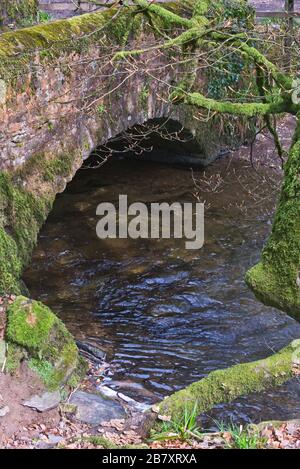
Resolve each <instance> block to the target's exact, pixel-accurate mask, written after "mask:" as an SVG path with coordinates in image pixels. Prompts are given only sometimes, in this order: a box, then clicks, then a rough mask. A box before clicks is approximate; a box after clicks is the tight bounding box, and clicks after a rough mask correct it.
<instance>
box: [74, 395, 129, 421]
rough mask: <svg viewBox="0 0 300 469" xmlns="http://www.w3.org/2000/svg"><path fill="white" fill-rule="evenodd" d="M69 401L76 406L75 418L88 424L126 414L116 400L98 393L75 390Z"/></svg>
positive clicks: (120, 417)
mask: <svg viewBox="0 0 300 469" xmlns="http://www.w3.org/2000/svg"><path fill="white" fill-rule="evenodd" d="M70 403H71V404H74V405H76V407H77V410H76V414H75V418H76V419H77V420H80V421H81V422H83V423H87V424H89V425H101V423H103V422H108V421H110V420H112V419H122V418H124V417H125V415H126V413H125V410H124V408H123V407H122V406H121V405H120V404H119V403H118V402H115V401H112V400H111V399H108V398H105V397H103V396H101V395H98V394H90V393H87V392H84V391H76V392H75V393H74V394H73V395H72V397H71V399H70Z"/></svg>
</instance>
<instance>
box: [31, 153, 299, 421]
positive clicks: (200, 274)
mask: <svg viewBox="0 0 300 469" xmlns="http://www.w3.org/2000/svg"><path fill="white" fill-rule="evenodd" d="M265 177H266V179H265ZM272 179H276V177H274V178H273V176H272V177H271V176H270V175H268V176H266V175H265V174H264V173H263V172H261V173H257V172H256V171H254V170H253V168H252V167H251V166H250V165H249V164H248V163H247V162H245V161H243V160H241V159H236V158H233V159H230V158H223V159H222V160H218V161H217V162H215V163H214V164H213V165H212V166H211V167H210V168H209V169H208V170H206V171H205V172H203V171H194V173H193V174H192V173H191V170H189V169H185V168H176V167H170V166H165V165H162V164H154V163H151V162H146V161H143V160H142V159H140V160H139V161H130V160H126V159H122V158H114V159H111V160H110V161H109V162H108V163H107V164H105V165H104V166H102V167H101V168H98V169H83V170H81V171H79V172H78V173H77V175H76V177H75V178H74V180H73V181H72V182H71V183H70V184H69V185H68V187H67V189H66V191H65V192H64V193H63V194H61V195H59V196H58V197H57V200H56V202H55V205H54V208H53V211H52V213H51V214H50V216H49V218H48V220H47V223H46V225H45V226H44V228H43V229H42V231H41V234H40V237H39V242H38V246H37V248H36V250H35V252H34V255H33V258H32V263H31V265H30V267H29V268H28V269H27V271H26V272H25V274H24V280H25V282H26V284H27V286H28V288H29V290H30V292H31V295H32V296H33V297H34V298H38V299H40V300H42V301H44V302H45V303H46V304H48V305H49V306H50V307H52V308H53V310H54V311H56V312H57V314H58V315H59V316H60V317H61V319H62V320H63V321H64V322H65V323H66V324H67V326H68V327H69V329H70V330H71V332H72V333H73V334H74V335H75V336H76V338H77V339H79V340H81V341H86V340H88V341H89V342H90V343H93V344H95V345H97V347H99V348H100V349H102V350H105V351H106V352H107V355H108V359H109V361H110V362H111V364H112V373H111V376H109V377H107V378H106V381H107V384H108V385H109V386H111V387H113V388H116V389H119V390H121V391H122V392H124V393H125V394H128V395H130V396H132V397H134V398H135V399H137V400H140V401H143V402H155V401H157V400H159V399H161V398H162V397H163V396H165V395H168V394H170V393H172V392H174V391H175V390H178V389H180V388H182V387H184V386H186V385H188V384H189V383H192V382H193V381H196V380H199V379H200V378H202V377H203V376H205V375H207V373H209V372H210V371H211V370H215V369H219V368H225V367H228V366H230V365H233V364H236V363H241V362H247V361H251V360H256V359H260V358H264V357H266V356H268V355H270V354H271V353H273V352H274V351H276V350H278V349H280V348H281V347H283V346H285V345H286V344H288V343H289V342H290V341H291V340H292V339H294V338H299V337H300V324H299V323H297V322H296V321H295V320H293V319H291V318H290V317H289V316H287V315H286V314H285V313H283V312H280V311H278V310H276V309H273V308H269V307H267V306H264V305H263V304H261V303H260V302H259V301H257V300H256V299H255V297H254V296H253V294H252V293H251V292H250V291H249V290H248V288H247V287H246V285H245V283H244V280H243V277H244V274H245V272H246V270H247V268H248V267H249V266H251V265H253V264H254V263H255V262H256V261H257V260H258V258H259V254H260V251H261V248H262V246H263V244H264V242H265V240H266V237H267V236H268V233H269V231H270V225H271V221H270V220H271V218H272V213H273V210H274V204H275V202H276V197H277V194H278V191H277V190H274V186H273V182H272V181H271V180H272ZM194 180H196V181H198V182H196V183H195V181H194ZM263 182H264V183H263ZM195 193H196V195H195ZM119 194H128V199H129V202H136V201H139V202H146V203H150V202H175V201H177V202H185V201H196V199H195V196H197V197H198V199H197V200H201V201H205V202H206V211H205V245H204V247H203V248H202V249H201V250H199V251H191V250H186V249H185V244H184V241H183V240H174V239H171V240H166V239H162V240H99V239H98V238H97V236H96V232H95V229H96V223H97V221H98V219H99V218H98V217H96V207H97V205H98V204H99V203H100V202H103V201H106V202H107V201H108V202H115V203H116V204H117V201H118V197H119ZM295 389H296V390H295ZM297 392H298V400H297ZM235 409H238V412H239V417H237V420H239V418H240V420H242V421H245V420H247V419H250V418H251V420H262V419H263V418H264V419H265V418H277V417H278V412H279V411H278V409H280V415H279V417H289V418H292V417H297V416H298V417H300V403H299V386H298V383H297V382H296V383H295V382H292V383H289V384H288V385H286V387H283V388H282V389H281V390H280V391H278V390H276V391H272V392H270V393H264V394H262V395H255V394H254V395H252V396H250V397H249V398H247V399H246V400H243V399H242V400H239V401H238V402H237V405H236V407H235ZM232 412H233V409H232V407H230V406H219V407H218V408H216V409H214V411H213V413H212V415H211V416H210V417H209V416H206V424H207V426H208V427H209V425H210V423H209V418H216V419H218V416H219V417H222V419H226V416H227V417H228V415H230V414H232ZM272 412H273V414H275V413H276V415H273V414H272Z"/></svg>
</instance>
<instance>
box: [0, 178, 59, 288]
mask: <svg viewBox="0 0 300 469" xmlns="http://www.w3.org/2000/svg"><path fill="white" fill-rule="evenodd" d="M22 182H23V183H24V181H17V180H14V178H13V177H12V175H11V174H9V173H8V172H0V294H1V293H14V294H19V293H20V292H22V291H23V288H22V284H21V283H20V276H21V272H22V269H23V267H24V266H25V265H26V263H27V262H28V261H29V259H30V255H31V251H32V249H33V247H34V245H35V243H36V240H37V234H38V231H39V229H40V227H41V225H42V224H43V222H44V220H45V218H46V216H47V214H48V212H49V210H50V208H51V206H52V202H53V200H51V199H49V198H48V197H45V198H42V197H37V196H34V195H33V194H32V193H31V192H29V191H28V190H26V189H25V188H24V187H23V184H22Z"/></svg>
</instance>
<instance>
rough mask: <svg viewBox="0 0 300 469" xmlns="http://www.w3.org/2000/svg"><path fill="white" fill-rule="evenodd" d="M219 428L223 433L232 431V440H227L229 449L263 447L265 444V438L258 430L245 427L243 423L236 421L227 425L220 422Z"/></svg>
mask: <svg viewBox="0 0 300 469" xmlns="http://www.w3.org/2000/svg"><path fill="white" fill-rule="evenodd" d="M217 425H218V428H219V430H220V432H222V433H230V435H231V438H232V439H231V441H229V442H227V444H226V448H227V449H261V448H262V447H263V446H264V444H265V439H264V438H262V437H261V436H260V434H259V433H258V432H255V431H250V430H248V429H245V428H244V427H243V426H242V425H240V426H237V425H235V424H234V423H232V422H231V423H230V424H229V425H225V424H224V422H221V423H218V424H217Z"/></svg>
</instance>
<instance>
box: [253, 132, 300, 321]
mask: <svg viewBox="0 0 300 469" xmlns="http://www.w3.org/2000/svg"><path fill="white" fill-rule="evenodd" d="M246 281H247V283H248V285H249V286H250V287H251V288H252V289H253V291H254V292H255V294H256V295H257V297H258V298H259V299H261V300H262V301H263V302H264V303H266V304H270V305H272V306H275V307H278V308H280V309H282V310H284V311H287V312H289V313H290V314H291V315H292V316H294V317H296V318H297V319H299V318H300V124H299V123H298V127H297V130H296V134H295V138H294V143H293V145H292V147H291V150H290V153H289V158H288V161H287V163H286V165H285V171H284V181H283V186H282V191H281V196H280V200H279V205H278V208H277V211H276V214H275V219H274V223H273V229H272V233H271V236H270V238H269V240H268V242H267V245H266V247H265V248H264V250H263V253H262V258H261V262H260V263H259V264H258V265H256V266H255V267H253V268H252V269H251V270H250V271H249V272H248V273H247V275H246Z"/></svg>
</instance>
